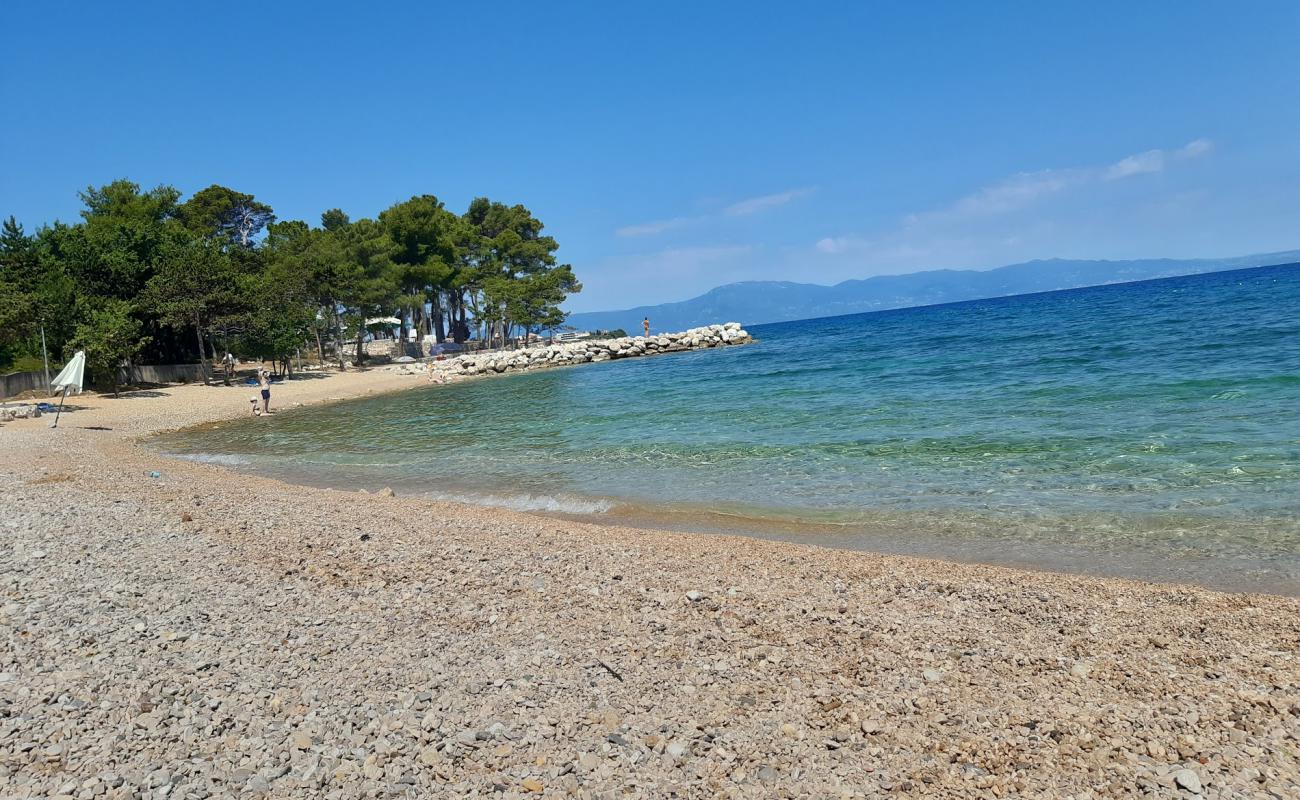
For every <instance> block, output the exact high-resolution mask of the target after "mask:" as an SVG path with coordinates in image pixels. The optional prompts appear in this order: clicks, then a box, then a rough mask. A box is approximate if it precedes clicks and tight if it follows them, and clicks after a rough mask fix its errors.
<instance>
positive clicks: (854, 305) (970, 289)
mask: <svg viewBox="0 0 1300 800" xmlns="http://www.w3.org/2000/svg"><path fill="white" fill-rule="evenodd" d="M1297 261H1300V250H1288V251H1285V252H1281V253H1261V254H1259V255H1252V256H1239V257H1237V258H1199V259H1173V258H1159V259H1146V260H1139V261H1071V260H1065V259H1059V258H1053V259H1049V260H1045V261H1044V260H1040V261H1028V262H1026V263H1023V264H1011V265H1009V266H1005V267H998V268H997V269H990V270H953V269H940V270H931V271H927V272H914V273H912V274H910V275H882V276H879V277H875V278H864V279H862V280H850V281H844V282H843V283H837V284H835V285H834V286H821V285H819V284H815V283H792V282H790V281H742V282H740V283H729V284H727V285H725V286H719V287H718V288H716V289H712V290H710V291H708V292H705V293H704V294H702V295H700V296H699V297H695V298H692V299H690V300H682V301H681V302H677V303H663V304H661V305H657V306H638V307H636V308H629V309H625V310H622V311H589V312H584V313H579V314H573V315H571V316H570V317H569V320H568V324H569V325H572V326H573V327H574V328H576V329H577V330H614V329H617V328H622V329H623V330H625V331H627V332H628V333H629V334H633V335H636V334H639V333H640V332H641V320H642V319H643V318H645V317H649V318H650V324H651V325H652V326H653V329H654V330H655V331H679V330H685V329H686V328H694V327H697V326H700V325H710V324H712V323H715V322H729V321H733V320H734V321H736V322H741V323H744V324H745V325H757V324H760V323H764V322H784V321H786V320H795V319H813V318H815V317H833V316H837V315H840V314H857V313H861V312H863V311H882V310H884V309H887V308H906V307H908V306H927V305H934V304H936V303H954V302H957V301H960V300H978V299H981V298H986V297H1005V296H1007V295H1013V294H1028V293H1030V292H1049V291H1053V290H1055V289H1075V288H1078V287H1080V286H1099V285H1102V284H1107V283H1124V282H1128V281H1141V280H1148V279H1151V278H1169V277H1173V276H1175V275H1193V274H1196V273H1200V272H1218V271H1221V270H1229V269H1245V268H1247V267H1263V266H1269V265H1272V264H1288V263H1292V262H1297Z"/></svg>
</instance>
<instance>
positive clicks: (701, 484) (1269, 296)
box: [155, 265, 1300, 595]
mask: <svg viewBox="0 0 1300 800" xmlns="http://www.w3.org/2000/svg"><path fill="white" fill-rule="evenodd" d="M719 321H720V322H721V321H724V320H719ZM741 321H742V322H743V320H741ZM747 328H748V330H749V331H750V333H751V334H753V336H754V337H755V338H756V341H755V342H754V343H753V344H750V345H745V346H741V347H730V348H725V349H715V350H705V351H696V352H687V353H678V354H671V355H663V356H656V357H652V358H639V359H627V360H619V361H611V362H607V363H599V364H587V365H582V366H578V367H569V368H559V369H552V370H546V371H539V372H532V373H523V374H518V375H512V376H504V377H499V378H493V379H489V380H476V381H467V382H463V383H457V384H450V385H445V386H432V385H431V386H429V387H427V388H420V389H417V390H413V391H409V392H403V393H397V394H390V395H383V396H378V397H368V398H365V399H360V400H353V401H349V402H342V403H337V404H333V405H328V406H318V407H308V408H302V409H295V410H293V411H291V412H289V413H282V414H279V415H275V416H272V417H270V418H263V419H256V418H251V417H250V418H247V419H241V420H236V421H232V422H225V423H221V424H219V425H214V426H206V427H203V428H200V429H195V430H190V431H184V432H180V433H176V434H169V435H166V436H164V437H162V438H160V439H159V440H158V441H157V442H156V443H155V446H156V447H157V448H158V449H160V450H161V451H163V452H165V453H168V454H172V455H177V456H180V457H183V458H191V459H196V460H206V461H214V462H218V463H222V464H225V465H227V466H229V467H231V468H234V469H239V470H248V471H251V472H256V473H259V474H264V475H269V476H274V477H277V478H280V479H283V480H288V481H293V482H299V483H302V484H308V485H315V486H330V487H335V488H339V489H361V488H364V489H367V490H370V491H374V490H377V489H380V488H382V487H385V486H389V487H392V488H393V489H394V490H395V491H397V492H398V493H399V494H403V495H421V496H426V497H430V498H438V499H447V500H455V501H461V502H465V503H475V504H485V505H492V506H502V507H507V508H513V509H519V510H523V511H530V512H535V513H539V514H547V515H556V516H561V517H566V518H578V519H586V520H598V521H607V522H611V523H617V524H620V525H628V526H632V527H648V528H668V529H674V530H688V531H698V532H703V533H729V534H741V535H747V536H758V537H764V538H773V539H782V540H789V541H795V542H806V543H810V544H815V545H821V546H827V547H835V548H843V549H848V550H866V551H875V552H886V553H901V554H908V555H917V556H925V557H937V558H941V559H947V560H952V561H965V562H978V563H992V564H1000V565H1009V566H1016V567H1029V568H1035V569H1046V570H1058V571H1067V572H1081V573H1088V574H1096V575H1106V576H1120V577H1129V578H1138V579H1144V580H1154V581H1169V582H1186V583H1195V584H1200V585H1204V586H1209V587H1212V588H1219V589H1226V590H1231V591H1261V592H1274V593H1282V594H1291V595H1300V265H1286V266H1276V267H1262V268H1255V269H1245V270H1234V271H1229V272H1216V273H1209V274H1201V275H1192V276H1187V277H1176V278H1167V279H1161V280H1150V281H1142V282H1137V283H1125V284H1114V285H1107V286H1098V287H1091V288H1084V289H1072V290H1066V291H1058V292H1047V293H1040V294H1031V295H1018V296H1014V297H1004V298H997V299H989V300H975V301H970V302H962V303H950V304H945V305H936V306H924V307H917V308H905V309H898V310H891V311H880V312H874V313H867V314H855V315H851V316H841V317H830V318H824V319H812V320H803V321H799V322H783V323H777V324H769V325H750V326H747ZM276 400H277V401H278V402H280V403H282V404H289V403H292V401H293V383H292V382H290V383H289V384H287V385H286V386H284V387H283V388H281V389H280V390H279V391H277V393H276ZM411 524H412V526H413V527H416V528H418V527H420V526H425V525H430V526H436V523H435V522H431V521H429V520H420V519H412V521H411Z"/></svg>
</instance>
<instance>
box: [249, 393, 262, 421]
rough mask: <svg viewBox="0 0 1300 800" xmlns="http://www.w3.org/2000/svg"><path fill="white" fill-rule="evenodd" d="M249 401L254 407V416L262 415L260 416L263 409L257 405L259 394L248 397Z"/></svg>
mask: <svg viewBox="0 0 1300 800" xmlns="http://www.w3.org/2000/svg"><path fill="white" fill-rule="evenodd" d="M248 402H249V405H251V406H252V409H253V416H255V417H260V416H262V409H260V408H258V407H257V395H253V396H252V397H250V398H248Z"/></svg>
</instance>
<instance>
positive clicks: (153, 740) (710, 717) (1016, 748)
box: [0, 370, 1300, 797]
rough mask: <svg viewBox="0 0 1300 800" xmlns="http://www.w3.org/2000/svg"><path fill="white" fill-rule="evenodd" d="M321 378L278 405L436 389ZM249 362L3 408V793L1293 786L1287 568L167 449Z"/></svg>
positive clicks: (1298, 750)
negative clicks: (602, 500) (164, 437)
mask: <svg viewBox="0 0 1300 800" xmlns="http://www.w3.org/2000/svg"><path fill="white" fill-rule="evenodd" d="M320 375H323V376H324V377H316V378H312V379H308V378H305V377H304V378H303V379H301V380H294V381H289V382H286V383H284V384H277V387H276V390H275V391H274V392H273V397H272V402H273V405H272V408H273V409H275V408H276V407H277V405H276V404H277V401H282V400H284V399H285V395H288V394H290V393H293V394H294V395H296V399H295V400H294V401H293V402H295V403H300V404H302V405H309V404H318V403H327V402H331V401H335V400H346V399H352V398H355V397H363V396H365V395H366V394H373V393H377V392H387V391H398V390H402V389H409V388H418V387H422V386H426V385H427V383H426V382H425V381H423V380H420V379H415V378H412V377H411V376H408V375H399V374H397V373H385V372H376V371H373V370H372V371H367V372H361V373H341V374H339V373H321V374H320ZM248 391H249V390H248V389H247V388H246V387H222V386H213V387H202V386H186V387H167V388H164V389H160V390H150V391H147V392H141V393H138V394H137V395H136V396H134V397H132V396H130V393H128V394H127V396H125V397H124V398H122V399H118V400H114V399H113V398H111V397H108V398H103V397H82V398H72V399H71V400H73V401H74V402H70V403H69V405H70V406H73V411H72V412H71V413H65V415H64V417H63V418H62V420H61V421H60V427H59V428H58V429H57V430H50V429H48V428H47V427H46V425H47V423H48V421H47V420H45V419H44V418H41V419H35V420H20V421H18V422H15V423H6V424H5V425H4V426H3V427H2V428H0V480H3V485H4V486H5V490H4V493H5V503H4V505H5V507H6V509H8V510H6V511H5V512H4V521H3V525H2V526H0V531H3V533H4V536H5V550H6V553H7V554H8V556H9V558H8V559H7V561H8V565H7V566H5V567H4V568H3V570H4V572H3V574H4V578H5V580H6V584H7V585H8V586H9V587H11V588H10V591H9V592H8V593H7V597H6V600H5V605H4V607H3V617H2V618H0V622H3V624H4V625H5V626H6V629H7V630H6V633H7V634H8V637H9V640H10V641H11V642H12V643H13V644H12V646H11V648H10V653H9V654H8V655H7V656H6V657H5V659H4V661H5V663H4V664H0V673H3V674H2V675H0V686H3V687H4V688H5V689H6V691H7V693H8V694H9V695H10V696H11V697H12V698H13V699H12V701H11V703H10V709H9V717H8V722H6V723H3V727H0V794H4V795H5V796H10V795H12V796H15V797H28V796H32V797H34V796H46V795H54V794H57V793H59V791H60V790H61V789H63V788H65V784H67V783H69V782H74V783H75V786H74V787H73V788H74V789H76V790H77V791H80V788H79V787H82V786H83V785H85V784H87V783H90V787H88V788H93V787H95V786H99V787H102V789H103V791H101V792H99V794H95V795H92V796H100V795H103V796H109V797H130V796H136V795H135V794H134V792H136V791H137V790H140V791H155V792H156V791H158V790H159V789H161V788H163V787H174V789H175V792H174V793H172V794H171V796H175V797H183V796H186V793H187V792H191V791H192V792H194V793H195V796H204V793H208V794H212V793H216V794H220V793H223V792H239V791H241V790H242V791H246V792H249V793H252V794H267V795H269V796H289V795H294V796H302V795H307V796H325V795H327V794H329V793H330V792H332V791H336V792H341V793H342V794H341V795H340V796H353V795H354V794H359V793H362V792H364V791H368V790H372V789H379V790H381V791H389V792H395V791H405V790H408V789H409V790H411V791H415V792H417V793H421V792H422V793H426V794H427V793H441V794H446V795H451V796H455V795H460V794H465V793H467V792H470V791H475V790H488V789H490V788H491V787H493V786H497V785H499V786H501V787H504V788H503V791H504V794H505V795H506V796H528V795H536V794H543V795H546V796H596V795H597V794H599V793H602V792H606V791H609V790H614V789H617V788H622V787H633V788H637V787H639V789H640V790H641V791H644V792H650V793H659V794H666V793H667V792H669V791H672V790H675V791H677V792H678V794H680V795H683V796H768V795H772V796H782V795H783V794H784V793H787V792H792V791H799V792H812V793H813V794H814V795H819V796H822V795H836V796H838V795H846V796H863V797H868V796H874V795H877V794H880V793H884V792H892V793H897V794H901V795H903V796H926V795H929V796H934V795H935V794H946V795H948V796H956V797H986V796H989V795H991V794H996V795H1001V794H1017V793H1018V794H1020V795H1021V796H1067V795H1075V796H1097V795H1098V794H1100V795H1105V794H1108V793H1109V794H1111V795H1115V796H1132V795H1135V794H1142V793H1144V792H1147V791H1150V792H1154V793H1157V794H1160V796H1188V797H1191V796H1196V795H1194V794H1192V793H1190V792H1189V790H1188V789H1186V788H1185V785H1186V783H1187V782H1188V781H1189V780H1190V779H1188V777H1187V775H1186V774H1185V773H1184V772H1183V771H1184V770H1190V771H1191V772H1192V774H1193V776H1194V777H1195V780H1196V785H1198V786H1200V787H1201V789H1202V792H1201V796H1205V797H1215V796H1220V797H1270V796H1272V797H1283V796H1287V795H1288V794H1289V793H1290V792H1292V791H1294V790H1295V789H1296V787H1300V768H1298V766H1297V764H1298V762H1300V744H1298V743H1297V740H1296V734H1295V730H1296V720H1297V717H1298V716H1300V707H1297V706H1295V705H1294V698H1295V697H1296V696H1297V694H1300V658H1298V657H1297V655H1296V654H1297V651H1298V650H1300V601H1298V600H1296V599H1295V598H1288V597H1284V596H1277V595H1264V594H1225V593H1222V592H1215V591H1212V590H1208V589H1201V588H1197V587H1192V586H1185V585H1177V584H1148V583H1142V582H1137V581H1132V580H1127V579H1116V578H1099V577H1089V576H1080V575H1072V574H1066V573H1056V572H1037V571H1025V570H1020V569H1015V568H1010V567H996V566H983V565H972V564H964V563H956V562H946V561H939V560H933V559H928V558H922V557H914V556H902V555H881V554H875V553H866V552H857V551H844V550H833V549H827V548H819V547H815V546H809V545H802V544H791V543H786V542H775V541H771V540H765V539H757V538H748V537H741V536H734V535H725V534H724V535H717V534H692V533H673V532H665V531H657V530H650V529H642V528H629V527H621V526H617V525H606V524H603V523H602V524H593V523H588V522H575V521H570V520H565V519H561V518H556V517H551V516H544V515H538V514H533V513H527V512H512V511H507V510H501V509H493V508H487V507H482V506H468V505H462V504H457V503H450V502H442V501H431V500H421V499H418V498H412V497H400V496H399V497H383V496H376V495H364V494H360V493H358V492H344V491H336V490H330V489H312V488H309V487H302V486H297V485H292V484H287V483H282V482H280V481H276V480H273V479H269V478H264V477H259V476H256V475H251V474H247V473H243V472H240V471H232V470H229V469H226V468H223V467H220V466H216V465H211V464H199V463H194V462H186V461H183V460H178V459H170V458H169V459H165V460H164V459H163V458H162V457H160V456H159V455H158V454H156V453H152V452H149V450H148V449H147V448H146V447H145V446H143V443H142V441H141V440H142V439H143V438H144V437H147V436H151V435H153V434H156V433H159V432H162V431H164V430H178V429H182V428H185V427H189V426H190V425H193V424H200V423H203V422H216V421H220V420H228V419H233V418H236V417H238V416H242V415H243V413H247V412H246V408H245V406H246V397H245V396H244V395H246V394H247V392H248ZM240 412H243V413H240ZM159 462H163V466H162V467H161V468H159V466H158V465H159ZM151 470H158V471H160V472H161V473H162V475H161V477H160V478H156V479H155V478H151V477H149V473H150V471H151ZM286 631H287V632H286ZM172 689H175V690H176V691H171V690H172ZM46 697H67V698H69V699H68V700H66V701H65V700H61V701H59V702H58V703H56V704H54V705H50V704H48V703H46V702H45V701H44V699H43V698H46ZM213 703H215V706H214V705H213ZM16 721H18V722H16ZM123 726H125V727H123ZM232 737H233V738H232ZM28 745H30V746H28ZM160 771H162V772H165V773H166V774H160ZM1179 776H1181V777H1182V779H1183V782H1182V783H1180V781H1179ZM114 781H117V785H116V786H114V785H113V783H114ZM91 782H98V783H91ZM539 787H540V788H539ZM73 793H75V792H69V794H73ZM1088 793H1093V794H1088Z"/></svg>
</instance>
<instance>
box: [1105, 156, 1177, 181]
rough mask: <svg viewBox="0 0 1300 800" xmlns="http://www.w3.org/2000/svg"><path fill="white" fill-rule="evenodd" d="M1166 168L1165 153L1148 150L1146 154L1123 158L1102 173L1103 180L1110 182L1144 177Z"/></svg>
mask: <svg viewBox="0 0 1300 800" xmlns="http://www.w3.org/2000/svg"><path fill="white" fill-rule="evenodd" d="M1164 168H1165V151H1164V150H1148V151H1146V152H1145V153H1138V154H1137V155H1132V156H1129V157H1128V158H1122V159H1120V160H1119V161H1116V162H1115V163H1114V164H1111V165H1110V166H1109V167H1106V169H1105V170H1104V171H1103V172H1102V179H1103V180H1108V181H1115V180H1119V179H1120V178H1127V177H1129V176H1130V175H1143V174H1145V173H1148V172H1160V171H1161V170H1163V169H1164Z"/></svg>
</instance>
